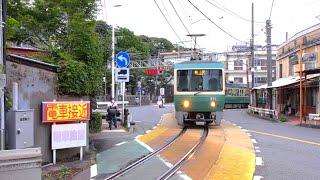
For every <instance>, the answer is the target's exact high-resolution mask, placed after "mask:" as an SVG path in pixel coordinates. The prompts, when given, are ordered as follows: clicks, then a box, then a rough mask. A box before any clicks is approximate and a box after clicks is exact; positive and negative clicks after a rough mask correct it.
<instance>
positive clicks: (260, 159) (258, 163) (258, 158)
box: [256, 157, 263, 166]
mask: <svg viewBox="0 0 320 180" xmlns="http://www.w3.org/2000/svg"><path fill="white" fill-rule="evenodd" d="M256 166H263V161H262V157H256Z"/></svg>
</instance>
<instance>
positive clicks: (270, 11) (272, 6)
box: [269, 0, 274, 20]
mask: <svg viewBox="0 0 320 180" xmlns="http://www.w3.org/2000/svg"><path fill="white" fill-rule="evenodd" d="M273 2H274V0H272V4H271V9H270V15H269V20H270V18H271V14H272V8H273Z"/></svg>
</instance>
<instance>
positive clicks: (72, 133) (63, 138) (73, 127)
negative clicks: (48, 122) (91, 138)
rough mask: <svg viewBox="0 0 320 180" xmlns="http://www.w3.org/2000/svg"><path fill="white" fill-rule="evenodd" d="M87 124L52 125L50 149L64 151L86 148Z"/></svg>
mask: <svg viewBox="0 0 320 180" xmlns="http://www.w3.org/2000/svg"><path fill="white" fill-rule="evenodd" d="M86 143H87V124H86V123H71V124H54V125H52V135H51V148H52V149H64V148H72V147H81V146H86Z"/></svg>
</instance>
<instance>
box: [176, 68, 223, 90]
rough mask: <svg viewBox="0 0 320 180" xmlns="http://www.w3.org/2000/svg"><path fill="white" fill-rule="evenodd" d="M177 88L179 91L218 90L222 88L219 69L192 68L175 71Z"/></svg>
mask: <svg viewBox="0 0 320 180" xmlns="http://www.w3.org/2000/svg"><path fill="white" fill-rule="evenodd" d="M177 90H178V91H180V92H188V91H197V92H218V91H222V90H223V77H222V70H221V69H192V70H178V71H177Z"/></svg>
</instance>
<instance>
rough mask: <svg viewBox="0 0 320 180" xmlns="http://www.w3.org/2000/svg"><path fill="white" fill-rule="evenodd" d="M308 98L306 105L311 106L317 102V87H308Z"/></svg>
mask: <svg viewBox="0 0 320 180" xmlns="http://www.w3.org/2000/svg"><path fill="white" fill-rule="evenodd" d="M307 91H308V93H307V94H308V99H307V105H308V106H312V107H316V104H317V89H315V88H311V89H308V90H307Z"/></svg>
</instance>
